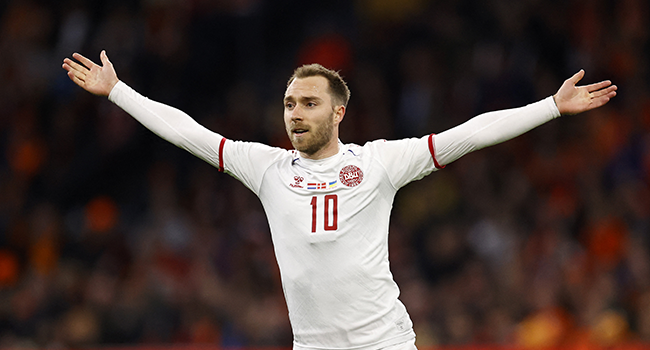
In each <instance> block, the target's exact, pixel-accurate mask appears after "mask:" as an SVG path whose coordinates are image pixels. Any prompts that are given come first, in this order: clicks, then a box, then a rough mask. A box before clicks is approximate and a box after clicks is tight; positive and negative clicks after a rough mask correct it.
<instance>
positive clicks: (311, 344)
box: [109, 82, 559, 349]
mask: <svg viewBox="0 0 650 350" xmlns="http://www.w3.org/2000/svg"><path fill="white" fill-rule="evenodd" d="M109 98H110V99H111V101H113V102H115V103H116V104H117V105H119V106H120V107H122V108H123V109H124V110H126V111H127V112H128V113H130V114H131V115H133V116H134V117H135V118H136V119H137V120H138V121H140V122H141V123H142V124H144V125H145V126H146V127H148V128H149V129H150V130H152V131H153V132H155V133H156V134H158V135H160V136H161V137H163V138H165V139H166V140H168V141H170V142H172V143H174V144H175V145H177V146H179V147H182V148H184V149H187V150H188V151H190V152H192V153H193V154H195V155H196V156H198V157H200V158H202V159H204V160H206V161H207V162H209V163H211V164H213V165H215V166H216V167H218V168H219V169H220V170H222V171H225V172H226V173H228V174H231V175H232V176H234V177H235V178H237V179H239V180H240V181H241V182H242V183H243V184H244V185H246V186H247V187H248V188H249V189H251V190H252V191H253V192H254V193H255V194H256V195H257V196H258V197H259V198H260V200H261V202H262V205H263V207H264V210H265V212H266V215H267V218H268V221H269V226H270V229H271V235H272V239H273V245H274V249H275V253H276V258H277V261H278V265H279V267H280V273H281V278H282V286H283V289H284V294H285V298H286V302H287V306H288V310H289V319H290V322H291V326H292V330H293V334H294V349H381V348H384V347H387V346H391V345H395V344H398V343H402V342H405V341H408V340H412V339H413V338H414V337H415V333H414V332H413V327H412V326H413V325H412V322H411V320H410V318H409V316H408V313H407V312H406V308H405V307H404V305H403V304H402V303H401V302H400V301H399V299H398V296H399V289H398V287H397V285H396V283H395V282H394V280H393V276H392V274H391V272H390V268H389V262H388V227H389V218H390V212H391V208H392V204H393V198H394V196H395V194H396V192H397V190H398V189H399V188H401V187H402V186H404V185H406V184H407V183H409V182H411V181H414V180H417V179H420V178H422V177H424V176H426V175H427V174H429V173H431V172H432V171H434V170H435V169H436V168H441V167H442V166H441V165H440V164H448V163H450V162H452V161H454V160H455V159H458V158H459V157H461V156H462V155H464V154H466V153H468V152H471V151H473V150H476V149H480V148H483V147H486V146H489V145H491V144H495V143H498V142H501V141H505V140H506V139H509V138H512V137H514V136H517V135H519V134H521V133H523V132H525V131H528V130H530V129H532V128H533V127H535V126H537V125H540V124H542V123H544V122H546V121H548V120H550V119H552V118H554V117H556V116H559V112H558V111H557V108H556V107H555V104H554V103H553V101H552V99H551V98H548V99H545V100H543V101H540V102H537V103H534V104H531V105H528V106H525V107H521V108H518V109H510V110H504V111H498V112H490V113H486V114H484V115H481V116H478V117H476V118H473V119H472V120H470V121H468V122H466V123H464V124H462V125H460V126H458V127H456V128H453V129H450V130H448V131H445V132H443V133H441V134H440V135H437V136H434V135H428V136H425V137H422V138H413V139H404V140H398V141H384V140H380V141H374V142H369V143H366V144H365V145H364V146H357V145H352V144H347V145H344V144H341V143H339V152H338V153H337V154H336V155H334V156H332V157H329V158H326V159H321V160H310V159H305V158H302V157H300V155H299V153H298V152H297V151H288V150H284V149H280V148H274V147H269V146H266V145H262V144H259V143H251V142H241V141H231V140H227V139H226V138H224V137H222V136H221V135H219V134H217V133H214V132H212V131H209V130H207V129H205V128H204V127H202V126H200V125H199V124H197V123H196V122H195V121H194V120H192V119H191V118H190V117H189V116H187V115H186V114H184V113H183V112H181V111H179V110H176V109H174V108H171V107H169V106H166V105H163V104H160V103H157V102H154V101H151V100H148V99H147V98H145V97H143V96H141V95H139V94H138V93H137V92H135V91H134V90H132V89H131V88H129V87H128V86H126V85H125V84H124V83H122V82H119V83H118V84H117V85H116V86H115V88H113V91H111V94H110V95H109Z"/></svg>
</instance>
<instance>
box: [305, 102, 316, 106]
mask: <svg viewBox="0 0 650 350" xmlns="http://www.w3.org/2000/svg"><path fill="white" fill-rule="evenodd" d="M315 106H316V104H315V103H314V102H307V107H315Z"/></svg>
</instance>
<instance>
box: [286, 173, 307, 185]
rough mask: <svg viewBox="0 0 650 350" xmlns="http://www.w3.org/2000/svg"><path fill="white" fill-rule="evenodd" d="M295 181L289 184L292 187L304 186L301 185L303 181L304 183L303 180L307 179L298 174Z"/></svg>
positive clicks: (294, 178)
mask: <svg viewBox="0 0 650 350" xmlns="http://www.w3.org/2000/svg"><path fill="white" fill-rule="evenodd" d="M293 181H294V183H292V184H289V186H291V187H296V188H303V187H302V185H301V183H302V182H303V181H305V178H304V177H302V176H298V175H296V176H294V177H293Z"/></svg>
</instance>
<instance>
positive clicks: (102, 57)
mask: <svg viewBox="0 0 650 350" xmlns="http://www.w3.org/2000/svg"><path fill="white" fill-rule="evenodd" d="M99 59H100V60H101V61H102V66H104V67H105V66H110V65H111V61H109V60H108V56H107V55H106V50H102V52H101V53H100V54H99Z"/></svg>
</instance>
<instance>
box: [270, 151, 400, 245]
mask: <svg viewBox="0 0 650 350" xmlns="http://www.w3.org/2000/svg"><path fill="white" fill-rule="evenodd" d="M264 181H265V182H266V181H268V183H269V184H270V183H273V184H276V185H275V186H263V188H264V191H263V192H261V193H260V199H261V200H262V203H263V205H264V207H265V210H266V211H267V216H268V219H269V223H270V225H271V229H272V232H273V234H274V240H285V239H289V240H291V241H292V242H294V244H295V243H299V242H302V243H308V244H318V243H324V242H335V241H338V240H341V239H345V240H353V241H354V240H359V239H367V238H368V237H366V235H367V234H369V232H368V231H374V233H376V234H381V233H383V232H384V231H385V230H384V229H383V228H381V227H382V226H385V225H386V222H385V221H386V220H387V218H388V216H389V215H390V214H389V213H390V208H391V206H392V198H393V196H394V190H393V189H392V186H390V184H389V182H388V181H387V178H386V174H385V172H384V171H383V169H382V168H381V167H380V166H378V165H377V164H373V162H372V161H371V160H366V159H364V158H363V157H362V156H355V155H353V154H350V155H342V156H341V157H339V159H336V161H334V160H332V161H329V162H323V163H309V164H305V163H301V162H298V161H290V162H289V161H287V162H279V163H277V164H276V165H275V166H273V167H272V168H271V169H269V171H268V172H267V173H266V176H265V180H264ZM385 228H386V229H387V226H385ZM377 230H379V231H380V232H381V233H380V232H377ZM348 243H349V242H348Z"/></svg>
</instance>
